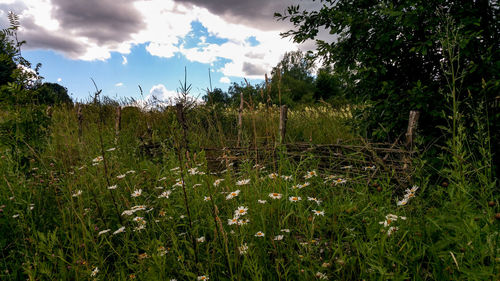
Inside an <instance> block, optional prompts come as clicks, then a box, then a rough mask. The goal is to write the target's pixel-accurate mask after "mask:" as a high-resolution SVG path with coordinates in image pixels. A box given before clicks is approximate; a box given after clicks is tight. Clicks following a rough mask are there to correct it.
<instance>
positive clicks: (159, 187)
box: [155, 186, 164, 189]
mask: <svg viewBox="0 0 500 281" xmlns="http://www.w3.org/2000/svg"><path fill="white" fill-rule="evenodd" d="M163 188H164V187H163V186H157V187H155V189H163Z"/></svg>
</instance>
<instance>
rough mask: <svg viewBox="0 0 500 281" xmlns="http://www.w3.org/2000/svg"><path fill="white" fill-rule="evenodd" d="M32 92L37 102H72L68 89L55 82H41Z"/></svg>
mask: <svg viewBox="0 0 500 281" xmlns="http://www.w3.org/2000/svg"><path fill="white" fill-rule="evenodd" d="M33 94H34V96H35V98H36V99H37V102H38V103H39V104H46V105H54V104H60V103H66V104H70V103H72V100H71V98H70V97H69V95H68V89H66V88H65V87H63V86H61V85H59V84H57V83H49V82H46V83H43V84H42V85H40V86H39V87H37V88H36V89H34V93H33Z"/></svg>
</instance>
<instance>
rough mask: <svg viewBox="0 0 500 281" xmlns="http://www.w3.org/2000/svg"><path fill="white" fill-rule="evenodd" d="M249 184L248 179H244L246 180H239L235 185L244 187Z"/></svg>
mask: <svg viewBox="0 0 500 281" xmlns="http://www.w3.org/2000/svg"><path fill="white" fill-rule="evenodd" d="M249 183H250V179H246V180H239V181H237V182H236V185H246V184H249Z"/></svg>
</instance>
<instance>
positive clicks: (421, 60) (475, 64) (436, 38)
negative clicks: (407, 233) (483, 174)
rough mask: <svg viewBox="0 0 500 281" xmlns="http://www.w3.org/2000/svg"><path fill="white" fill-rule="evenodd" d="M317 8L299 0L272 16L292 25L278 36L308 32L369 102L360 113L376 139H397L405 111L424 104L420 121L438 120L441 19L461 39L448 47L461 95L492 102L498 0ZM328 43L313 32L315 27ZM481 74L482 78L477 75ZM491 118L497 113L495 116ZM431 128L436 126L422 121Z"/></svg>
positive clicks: (499, 66) (498, 68)
mask: <svg viewBox="0 0 500 281" xmlns="http://www.w3.org/2000/svg"><path fill="white" fill-rule="evenodd" d="M320 2H321V3H322V6H321V8H320V9H319V10H315V11H308V10H303V9H301V8H300V6H299V5H295V6H290V7H288V9H287V10H286V11H285V13H283V14H280V13H276V14H275V17H276V18H277V19H278V20H288V21H290V22H291V23H293V25H294V29H292V30H290V31H288V32H285V33H283V34H282V36H285V37H292V38H293V40H294V41H295V42H298V43H302V42H305V41H307V40H310V39H313V40H316V43H317V52H316V53H314V54H313V55H314V56H315V57H316V58H321V59H322V60H323V61H324V63H325V64H328V65H334V69H333V71H334V73H335V75H336V76H337V77H338V78H339V79H340V82H341V84H342V85H344V86H345V88H344V91H346V94H347V95H348V96H350V97H351V98H353V99H358V100H359V99H361V100H364V101H365V102H367V103H368V104H369V106H367V107H365V110H364V112H363V114H364V116H365V118H363V119H361V120H362V122H363V125H365V127H366V129H367V131H368V132H371V134H372V135H371V136H372V137H375V138H391V137H392V138H395V137H396V136H397V135H398V134H400V133H402V132H403V131H404V127H405V126H406V124H407V120H408V117H407V116H408V111H409V110H412V109H418V110H420V111H422V114H421V121H422V122H421V123H422V124H433V125H437V124H440V123H443V122H445V121H444V120H443V119H442V118H441V116H442V111H443V110H445V109H446V106H445V105H446V102H447V101H446V99H445V97H444V95H443V94H442V93H441V92H442V91H447V90H448V85H447V83H448V82H449V80H447V78H448V77H447V75H448V74H447V73H446V71H445V70H444V69H443V64H446V63H447V61H446V60H449V58H448V57H447V56H446V55H447V54H444V53H443V45H442V43H443V40H449V39H450V38H447V36H448V35H449V34H446V25H447V24H448V23H449V22H450V21H451V22H452V23H453V28H454V29H455V30H456V31H457V32H458V35H459V39H460V40H459V42H457V45H456V46H455V49H454V51H456V52H458V53H459V56H460V59H459V60H456V61H454V62H453V66H454V67H455V69H457V68H458V69H462V70H466V71H465V72H466V74H467V75H464V77H463V79H462V80H461V81H459V82H460V85H459V90H460V94H459V95H460V97H461V98H464V99H465V98H466V97H467V95H469V94H468V93H471V95H472V96H473V97H472V99H471V100H473V102H475V103H477V102H479V101H486V103H489V104H491V103H492V101H493V100H494V99H495V98H496V96H497V94H498V90H499V80H498V75H499V73H500V63H499V60H498V59H499V56H500V53H499V50H500V30H499V29H500V24H499V21H498V14H499V5H498V1H485V0H480V1H436V0H433V1H423V0H403V1H369V0H362V1H354V0H321V1H320ZM322 29H325V30H326V31H328V32H329V34H331V36H332V37H331V38H330V39H332V38H333V40H331V41H332V42H327V41H325V40H320V39H318V34H319V32H320V30H322ZM483 81H484V82H483ZM493 117H495V115H494V113H493ZM495 118H497V119H496V120H499V119H498V116H496V117H495ZM422 129H423V130H424V133H425V134H428V135H434V136H435V135H436V134H438V133H439V132H438V131H436V129H435V126H427V127H423V128H422Z"/></svg>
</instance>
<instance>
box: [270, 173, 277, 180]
mask: <svg viewBox="0 0 500 281" xmlns="http://www.w3.org/2000/svg"><path fill="white" fill-rule="evenodd" d="M268 177H269V178H270V179H272V180H275V179H277V178H278V174H276V173H271V174H269V175H268Z"/></svg>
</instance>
